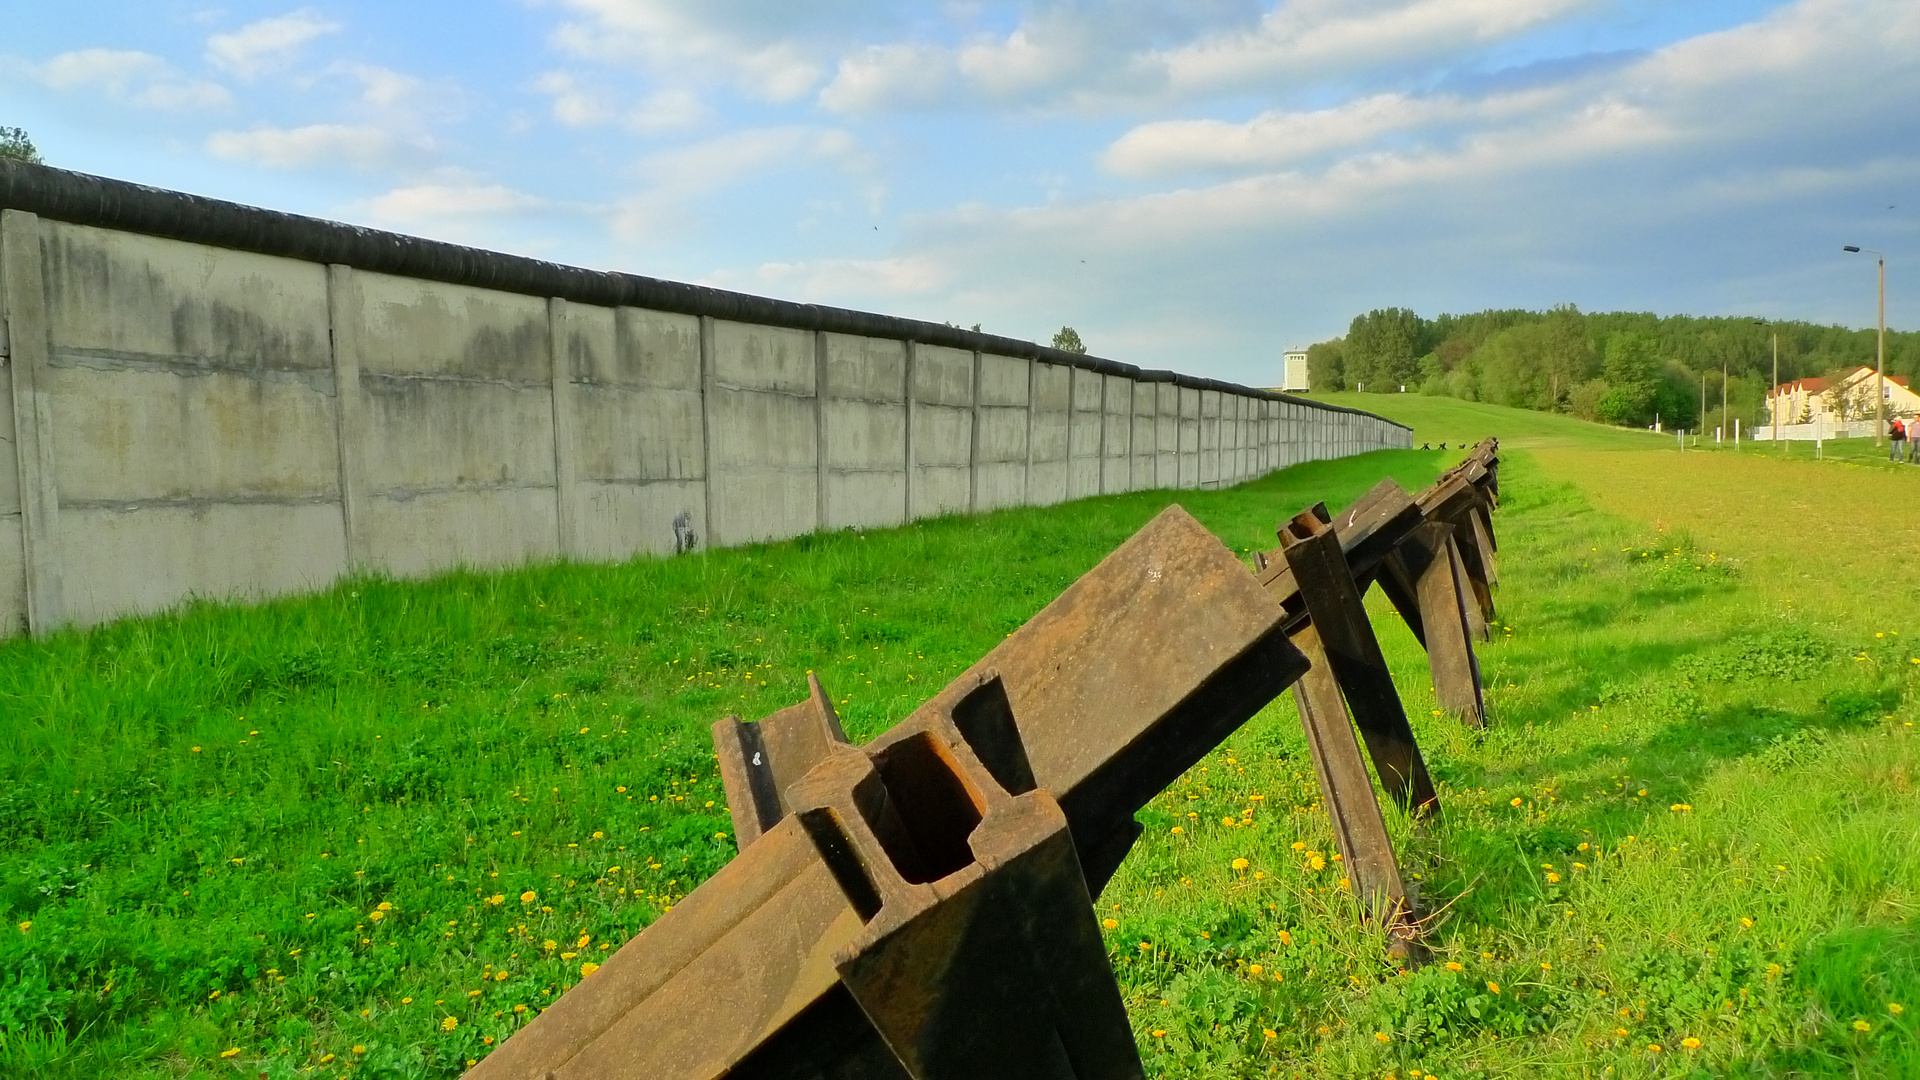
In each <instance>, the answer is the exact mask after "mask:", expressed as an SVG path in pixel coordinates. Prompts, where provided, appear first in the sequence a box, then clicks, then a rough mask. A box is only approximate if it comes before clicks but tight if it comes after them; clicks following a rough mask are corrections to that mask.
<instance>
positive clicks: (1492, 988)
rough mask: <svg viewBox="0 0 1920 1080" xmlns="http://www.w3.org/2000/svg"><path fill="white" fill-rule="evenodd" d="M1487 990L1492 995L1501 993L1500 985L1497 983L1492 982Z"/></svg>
mask: <svg viewBox="0 0 1920 1080" xmlns="http://www.w3.org/2000/svg"><path fill="white" fill-rule="evenodd" d="M1487 990H1488V991H1489V992H1491V993H1495V994H1497V993H1499V992H1500V984H1499V983H1497V982H1490V983H1488V984H1487Z"/></svg>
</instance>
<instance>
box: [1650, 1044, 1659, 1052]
mask: <svg viewBox="0 0 1920 1080" xmlns="http://www.w3.org/2000/svg"><path fill="white" fill-rule="evenodd" d="M1659 1052H1660V1044H1659V1043H1648V1044H1647V1053H1649V1054H1657V1053H1659Z"/></svg>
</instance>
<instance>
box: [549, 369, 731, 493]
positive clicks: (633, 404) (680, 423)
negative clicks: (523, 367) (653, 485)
mask: <svg viewBox="0 0 1920 1080" xmlns="http://www.w3.org/2000/svg"><path fill="white" fill-rule="evenodd" d="M574 395H575V399H574V407H575V408H576V409H577V410H578V411H579V437H580V447H579V451H578V454H579V456H578V458H577V461H578V466H577V467H578V469H579V471H580V478H581V479H582V480H594V481H606V482H614V483H619V482H625V481H636V480H698V479H700V478H701V477H703V476H705V475H706V462H705V461H704V460H703V458H704V455H705V452H706V451H705V448H704V447H703V446H702V444H701V438H700V395H699V394H698V393H694V392H689V391H685V390H630V389H622V388H615V387H607V386H576V387H575V389H574Z"/></svg>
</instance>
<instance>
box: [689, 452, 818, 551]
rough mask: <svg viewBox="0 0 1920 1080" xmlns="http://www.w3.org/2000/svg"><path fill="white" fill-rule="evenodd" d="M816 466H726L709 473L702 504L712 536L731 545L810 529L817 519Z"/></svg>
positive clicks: (784, 535)
mask: <svg viewBox="0 0 1920 1080" xmlns="http://www.w3.org/2000/svg"><path fill="white" fill-rule="evenodd" d="M819 480H820V474H819V471H818V470H817V469H814V468H805V469H747V468H740V469H729V470H726V471H723V472H720V473H717V474H715V476H714V479H713V488H712V494H711V500H712V504H711V505H710V506H709V508H708V519H709V521H711V522H712V524H711V526H710V527H711V528H712V530H713V536H712V542H713V543H714V544H717V545H722V546H728V547H731V546H733V545H735V544H746V543H752V542H754V541H757V540H784V539H786V538H787V537H790V536H798V535H800V534H801V533H807V532H812V531H813V530H814V528H815V526H816V525H817V524H818V521H819V506H820V494H819Z"/></svg>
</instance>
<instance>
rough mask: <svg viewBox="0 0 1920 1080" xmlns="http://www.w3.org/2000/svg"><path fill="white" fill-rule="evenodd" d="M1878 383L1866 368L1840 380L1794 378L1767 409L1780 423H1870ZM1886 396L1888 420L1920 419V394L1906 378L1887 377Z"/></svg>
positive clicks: (1773, 394)
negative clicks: (1858, 421)
mask: <svg viewBox="0 0 1920 1080" xmlns="http://www.w3.org/2000/svg"><path fill="white" fill-rule="evenodd" d="M1876 382H1877V380H1876V379H1875V377H1874V371H1873V369H1872V368H1870V367H1866V366H1864V365H1862V366H1860V367H1857V368H1854V369H1853V370H1852V371H1849V372H1847V373H1846V374H1845V375H1842V376H1839V377H1837V378H1831V379H1827V378H1818V379H1795V380H1794V381H1792V382H1790V383H1781V384H1780V386H1779V388H1778V389H1777V390H1775V391H1773V392H1771V393H1769V394H1768V395H1767V410H1768V412H1769V414H1770V415H1771V418H1772V420H1773V422H1774V423H1779V424H1807V423H1812V422H1813V421H1814V420H1824V421H1826V422H1827V423H1829V424H1839V423H1844V422H1846V421H1849V420H1871V419H1873V416H1874V408H1873V397H1874V394H1873V391H1874V386H1875V384H1876ZM1883 396H1884V397H1885V399H1886V403H1887V416H1888V417H1889V418H1892V417H1896V416H1897V417H1900V418H1902V419H1909V418H1912V417H1915V416H1920V394H1916V393H1914V392H1913V389H1912V388H1911V387H1910V386H1908V385H1907V377H1906V376H1905V375H1889V376H1887V381H1886V389H1885V391H1884V394H1883Z"/></svg>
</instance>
